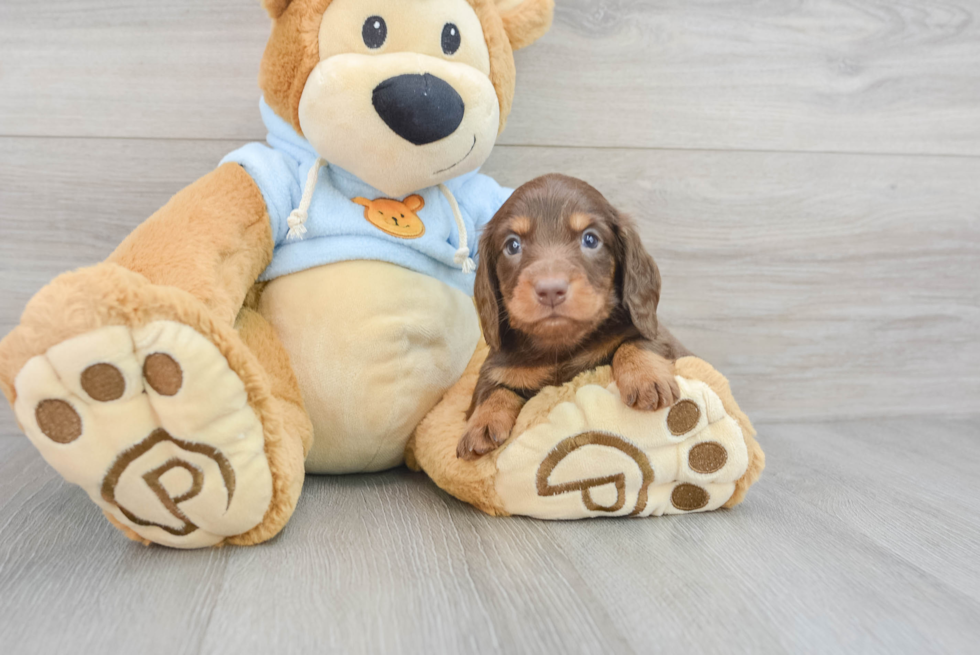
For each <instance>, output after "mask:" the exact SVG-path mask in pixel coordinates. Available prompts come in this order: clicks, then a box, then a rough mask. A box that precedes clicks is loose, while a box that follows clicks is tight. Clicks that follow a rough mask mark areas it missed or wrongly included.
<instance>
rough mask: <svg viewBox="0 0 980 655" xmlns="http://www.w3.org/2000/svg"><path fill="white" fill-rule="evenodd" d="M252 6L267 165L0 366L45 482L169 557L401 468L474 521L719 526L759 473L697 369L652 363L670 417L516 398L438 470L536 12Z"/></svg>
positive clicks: (39, 321)
mask: <svg viewBox="0 0 980 655" xmlns="http://www.w3.org/2000/svg"><path fill="white" fill-rule="evenodd" d="M263 5H264V7H265V9H266V10H267V11H268V13H269V15H270V16H271V19H272V22H273V27H272V32H271V35H270V38H269V41H268V45H267V47H266V50H265V54H264V56H263V59H262V63H261V70H260V76H259V85H260V87H261V89H262V98H261V100H260V103H259V111H260V114H261V116H262V120H263V121H264V123H265V126H266V128H267V130H268V137H267V141H266V143H251V144H248V145H245V146H244V147H242V148H240V149H238V150H236V151H234V152H232V153H230V154H228V155H227V156H226V157H225V158H224V159H223V160H222V161H221V162H220V164H219V165H218V167H217V168H216V169H215V170H214V171H213V172H211V173H209V174H208V175H205V176H204V177H203V178H201V179H200V180H198V181H197V182H195V183H193V184H191V185H190V186H189V187H187V188H186V189H184V190H182V191H180V192H179V193H178V194H177V195H176V196H174V197H173V198H172V199H171V200H170V201H169V202H168V203H167V204H166V205H165V206H164V207H163V208H161V209H160V210H159V211H157V212H156V213H155V214H154V215H153V216H151V217H150V218H149V219H148V220H147V221H145V222H144V223H143V224H141V225H140V226H139V227H138V228H137V229H136V230H135V231H133V233H132V234H130V235H129V236H128V237H127V238H125V239H124V240H123V242H122V243H121V244H120V246H119V247H118V248H117V249H116V250H115V251H114V252H113V253H112V254H111V255H110V256H109V257H108V259H107V260H106V261H105V262H102V263H100V264H98V265H95V266H92V267H90V268H86V269H81V270H78V271H74V272H71V273H67V274H64V275H62V276H59V277H58V278H56V279H55V280H54V281H53V282H51V283H50V284H49V285H48V286H47V287H45V288H44V289H42V290H41V291H40V292H38V293H37V295H36V296H35V297H34V298H33V299H32V300H31V301H30V302H29V303H28V305H27V307H26V309H25V310H24V313H23V315H22V318H21V322H20V324H19V325H18V326H17V327H16V328H15V329H14V330H13V331H12V332H11V333H10V334H9V335H7V336H6V337H5V338H4V339H3V340H2V342H0V388H2V389H3V392H4V394H5V395H6V397H7V398H8V400H9V401H10V403H11V405H12V407H13V409H14V413H15V415H16V417H17V420H18V423H19V425H20V426H21V427H22V429H23V430H24V432H25V433H26V434H27V436H28V437H29V439H30V440H31V442H32V443H33V444H34V445H35V446H36V447H37V449H38V450H39V451H40V453H41V454H42V456H43V457H44V458H45V460H46V461H47V462H48V463H49V464H50V465H51V466H52V467H53V468H54V469H56V470H57V471H58V473H59V474H60V475H61V476H62V477H63V478H64V479H65V480H67V481H68V482H71V483H74V484H76V485H78V486H80V487H81V488H82V489H83V490H84V491H85V492H86V493H87V494H88V496H89V498H90V499H91V500H92V501H93V502H94V503H95V504H96V505H97V506H98V507H99V508H100V509H101V510H102V512H103V513H104V515H105V517H106V519H107V520H108V521H109V522H110V523H111V524H112V525H114V526H115V527H116V528H118V529H119V530H120V531H121V532H122V533H123V534H124V535H126V536H127V537H129V538H131V539H133V540H135V541H139V542H142V543H145V544H151V543H153V544H160V545H164V546H170V547H175V548H201V547H211V546H218V545H223V544H235V545H253V544H258V543H262V542H265V541H267V540H269V539H271V538H272V537H274V536H275V535H276V534H278V533H279V532H280V531H281V530H282V529H283V527H284V526H285V525H286V523H287V522H288V521H289V518H290V516H291V515H292V513H293V511H294V509H295V507H296V503H297V500H298V498H299V496H300V493H301V491H302V487H303V481H304V478H305V475H306V474H307V473H314V474H339V473H352V472H372V471H381V470H385V469H389V468H392V467H395V466H399V465H401V464H403V463H408V464H409V465H410V466H412V467H414V468H417V469H420V470H424V471H425V472H426V473H427V474H428V475H429V476H430V477H432V479H433V480H434V481H435V482H436V484H438V485H439V486H441V487H442V488H444V489H446V490H447V491H449V492H450V493H452V494H453V495H455V496H457V497H458V498H460V499H461V500H464V501H466V502H469V503H471V504H473V505H474V506H475V507H477V508H479V509H482V510H484V511H486V512H489V513H491V514H527V515H530V516H537V517H539V518H585V517H589V516H602V515H634V516H648V515H659V514H662V513H671V512H673V511H677V512H690V511H705V510H710V509H715V508H717V507H719V506H722V505H723V504H725V505H732V504H734V503H736V502H739V501H740V500H741V498H742V497H744V492H745V490H746V489H747V488H748V486H749V485H751V484H752V482H754V481H755V479H756V478H757V477H758V473H759V472H760V471H761V465H762V461H763V460H762V455H761V449H759V448H758V445H757V444H756V443H755V441H754V439H753V438H752V435H753V434H754V432H753V431H752V429H751V425H750V424H749V423H748V419H747V418H745V417H744V415H742V414H741V412H740V410H738V408H737V405H735V403H734V399H733V398H731V395H730V392H728V390H727V384H725V383H724V382H723V378H720V375H718V374H717V372H715V371H713V369H710V366H709V365H707V364H706V363H704V362H701V361H700V360H695V361H692V362H688V363H686V364H684V363H683V362H678V369H677V371H676V372H677V374H678V376H679V380H681V383H682V384H681V386H682V391H684V393H683V394H682V397H683V399H682V401H681V403H679V404H678V405H677V407H682V408H686V409H682V410H680V411H681V414H678V413H677V412H678V410H677V408H676V407H675V408H671V410H670V411H671V412H673V413H670V412H666V411H665V412H660V413H654V414H649V415H644V416H634V415H632V414H630V413H629V411H627V410H628V408H625V406H623V405H622V404H621V403H620V402H619V401H618V396H617V395H616V392H615V389H614V388H610V387H609V384H610V380H609V379H608V372H606V373H605V374H604V373H603V372H602V371H595V372H590V373H589V374H588V375H589V376H591V377H587V378H582V379H577V380H575V381H573V382H572V383H569V384H568V385H565V387H562V388H558V389H549V390H547V392H546V393H544V392H543V393H542V394H541V397H540V398H535V399H532V401H531V402H529V403H528V404H527V406H525V409H524V412H523V413H522V415H521V418H520V420H519V422H518V429H517V430H515V432H514V436H513V437H512V439H511V440H510V441H509V442H508V443H507V444H505V446H504V447H502V448H501V449H499V450H498V451H497V452H495V453H494V454H493V455H492V456H488V457H486V458H484V459H483V460H482V461H479V462H475V463H471V462H461V461H457V460H456V459H455V458H454V457H453V456H452V455H450V453H449V450H450V449H454V448H455V440H456V439H458V437H459V434H461V432H462V427H461V421H462V420H465V419H463V418H461V417H463V415H464V413H465V405H466V404H468V400H469V399H468V395H471V394H472V384H474V383H475V370H478V368H479V364H480V362H481V361H482V359H481V358H482V357H485V356H486V349H485V346H484V345H483V344H482V343H481V330H480V325H479V321H478V318H477V313H476V310H475V307H474V305H473V301H472V299H471V295H472V290H473V282H474V270H475V268H476V265H477V263H476V261H475V260H474V256H473V253H474V252H475V251H476V244H477V239H478V238H479V231H480V228H481V227H482V226H483V225H484V224H485V223H486V222H487V221H489V219H490V218H491V217H492V216H493V215H494V213H495V212H496V211H497V209H498V208H499V207H500V206H501V205H502V204H503V202H504V201H505V200H506V198H507V197H508V196H509V194H510V190H509V189H505V188H503V187H501V186H500V185H498V184H497V183H496V182H495V181H493V180H492V179H490V178H489V177H487V176H485V175H482V174H480V172H479V169H480V167H481V165H482V164H483V163H484V162H485V161H486V159H487V158H488V156H489V155H490V152H491V150H492V148H493V146H494V144H495V142H496V140H497V137H498V135H499V134H500V131H501V130H502V129H503V128H504V125H505V122H506V119H507V116H508V114H509V112H510V109H511V103H512V100H513V95H514V88H515V62H514V56H513V51H514V50H515V49H517V48H521V47H524V46H527V45H530V44H531V43H533V42H534V41H535V40H536V39H538V38H539V37H541V36H542V35H543V34H544V33H545V32H546V31H547V30H548V29H549V27H550V25H551V21H552V14H553V1H552V0H418V1H417V2H411V3H408V2H403V1H402V0H263ZM603 375H606V377H603ZM685 376H686V377H685ZM684 403H686V404H684ZM678 430H680V432H678ZM450 442H452V443H450ZM682 460H683V462H682V463H681V464H679V463H678V462H681V461H682ZM671 508H673V509H671Z"/></svg>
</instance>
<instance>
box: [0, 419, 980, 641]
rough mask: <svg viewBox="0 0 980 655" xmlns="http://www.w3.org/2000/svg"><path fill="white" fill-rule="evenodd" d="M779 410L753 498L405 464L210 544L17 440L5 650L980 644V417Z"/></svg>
mask: <svg viewBox="0 0 980 655" xmlns="http://www.w3.org/2000/svg"><path fill="white" fill-rule="evenodd" d="M761 427H762V429H761V431H760V433H761V438H762V439H763V443H764V444H765V445H766V448H767V450H768V455H769V462H770V465H769V470H768V471H767V473H766V478H764V482H763V483H761V484H760V485H758V486H757V487H756V488H755V489H754V490H753V491H752V492H751V493H750V495H749V499H748V501H747V502H746V503H745V504H744V505H743V506H741V507H739V508H736V509H735V510H733V511H721V512H715V513H712V514H702V515H693V516H686V517H673V518H656V519H645V520H605V521H603V520H600V521H589V522H577V523H548V522H540V521H534V520H526V519H518V518H509V519H493V518H490V517H487V516H484V515H482V514H480V513H479V512H477V511H476V510H473V509H472V508H470V507H468V506H466V505H464V504H462V503H460V502H458V501H456V500H454V499H452V498H451V497H449V496H446V495H445V494H443V493H442V492H440V491H439V490H438V489H436V488H435V487H434V486H433V485H432V484H431V483H430V482H429V481H427V480H426V479H425V478H424V477H423V476H421V475H417V474H413V473H410V472H407V471H404V470H400V471H394V472H390V473H386V474H382V475H370V476H352V477H319V478H314V479H310V480H308V481H307V483H306V489H305V493H304V495H303V497H302V499H301V501H300V506H299V508H298V510H297V512H296V515H295V516H294V518H293V520H292V521H291V522H290V524H289V526H288V527H287V528H286V530H285V531H284V532H283V533H282V534H281V535H280V536H279V537H278V538H277V539H275V540H274V541H273V542H271V543H269V544H266V545H264V546H260V547H255V548H244V549H243V548H225V549H222V550H211V551H199V552H178V551H171V550H167V549H164V548H158V547H151V548H144V547H142V546H138V545H135V544H131V543H129V542H127V541H125V540H124V539H123V538H121V536H120V535H118V534H117V533H116V532H115V530H113V529H112V528H111V527H110V526H109V525H108V524H107V523H106V522H105V521H104V520H103V519H102V516H101V514H100V513H99V512H98V511H97V510H96V509H95V507H94V506H92V505H91V504H90V503H89V501H88V499H87V498H86V497H85V496H84V494H83V493H82V492H81V491H80V490H79V489H77V488H76V487H73V486H70V485H68V484H66V483H64V482H62V481H61V479H60V478H58V477H57V475H56V474H55V473H54V472H53V470H52V469H50V468H49V467H48V466H47V465H46V464H45V463H44V462H43V460H41V458H40V456H39V455H38V454H37V453H36V452H35V451H34V450H33V449H32V448H31V447H30V445H29V444H28V443H27V441H26V440H25V439H20V438H0V590H2V593H0V617H2V619H0V652H4V653H57V652H75V653H114V652H124V651H127V652H132V651H136V652H141V653H158V652H159V653H167V654H176V653H270V652H271V653H287V652H338V653H341V652H342V653H380V652H384V653H421V652H427V653H549V652H567V653H603V652H604V653H652V652H704V653H734V652H744V653H761V652H798V653H879V652H880V653H933V652H962V653H969V652H976V643H977V639H980V624H978V622H977V616H980V545H978V544H980V519H978V515H980V492H978V490H977V487H976V484H975V481H976V472H977V470H978V469H980V429H978V424H977V423H976V422H975V421H948V420H935V419H908V420H886V421H858V422H846V423H840V422H838V423H824V424H812V425H796V424H772V425H765V426H761Z"/></svg>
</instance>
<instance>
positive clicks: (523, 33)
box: [495, 0, 555, 50]
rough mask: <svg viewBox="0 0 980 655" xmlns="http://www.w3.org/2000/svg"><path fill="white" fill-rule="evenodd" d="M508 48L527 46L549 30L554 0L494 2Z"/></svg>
mask: <svg viewBox="0 0 980 655" xmlns="http://www.w3.org/2000/svg"><path fill="white" fill-rule="evenodd" d="M495 2H496V3H497V10H498V11H499V12H500V17H501V18H502V19H503V21H504V31H506V32H507V38H508V40H510V47H511V48H513V49H514V50H520V49H521V48H523V47H525V46H529V45H531V44H532V43H534V42H535V41H537V40H538V39H540V38H541V37H542V36H544V34H545V32H547V31H548V30H549V29H550V28H551V20H552V18H554V14H555V0H495Z"/></svg>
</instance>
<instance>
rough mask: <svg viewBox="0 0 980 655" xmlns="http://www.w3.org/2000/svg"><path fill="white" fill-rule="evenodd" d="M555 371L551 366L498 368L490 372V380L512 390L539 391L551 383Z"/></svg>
mask: <svg viewBox="0 0 980 655" xmlns="http://www.w3.org/2000/svg"><path fill="white" fill-rule="evenodd" d="M554 372H555V369H554V368H553V367H551V366H500V367H495V368H494V369H492V370H491V372H490V379H491V380H493V381H494V382H496V383H497V384H502V385H504V386H505V387H511V388H512V389H540V388H541V387H544V386H546V385H548V384H550V383H551V381H552V378H553V377H554Z"/></svg>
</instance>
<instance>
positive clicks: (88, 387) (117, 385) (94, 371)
mask: <svg viewBox="0 0 980 655" xmlns="http://www.w3.org/2000/svg"><path fill="white" fill-rule="evenodd" d="M82 389H84V390H85V393H87V394H88V395H89V396H90V397H91V398H92V400H97V401H98V402H100V403H107V402H110V401H113V400H119V399H120V398H122V397H123V394H124V393H126V378H125V377H123V374H122V371H120V370H119V369H118V368H116V367H115V366H113V365H112V364H93V365H92V366H89V367H88V368H87V369H85V370H84V371H82Z"/></svg>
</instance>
